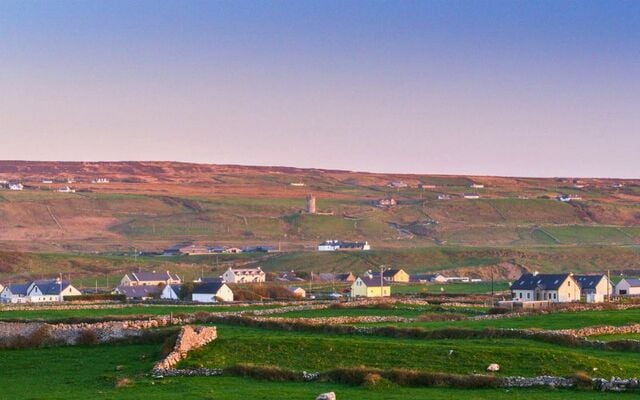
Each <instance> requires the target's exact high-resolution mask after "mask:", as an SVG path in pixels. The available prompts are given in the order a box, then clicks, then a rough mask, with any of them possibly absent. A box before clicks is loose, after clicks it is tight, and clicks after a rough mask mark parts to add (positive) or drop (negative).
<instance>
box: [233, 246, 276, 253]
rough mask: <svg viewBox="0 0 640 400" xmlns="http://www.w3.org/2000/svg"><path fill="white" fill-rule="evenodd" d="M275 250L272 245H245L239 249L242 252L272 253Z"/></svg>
mask: <svg viewBox="0 0 640 400" xmlns="http://www.w3.org/2000/svg"><path fill="white" fill-rule="evenodd" d="M275 251H276V248H275V247H273V246H265V245H259V246H245V247H243V248H242V249H241V252H242V253H273V252H275Z"/></svg>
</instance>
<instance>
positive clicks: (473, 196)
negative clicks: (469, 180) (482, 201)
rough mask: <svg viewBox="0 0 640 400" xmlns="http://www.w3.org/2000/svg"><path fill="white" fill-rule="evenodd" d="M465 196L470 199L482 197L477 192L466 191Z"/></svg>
mask: <svg viewBox="0 0 640 400" xmlns="http://www.w3.org/2000/svg"><path fill="white" fill-rule="evenodd" d="M463 197H464V198H465V199H469V200H476V199H479V198H480V195H479V194H477V193H465V194H464V196H463Z"/></svg>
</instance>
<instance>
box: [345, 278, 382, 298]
mask: <svg viewBox="0 0 640 400" xmlns="http://www.w3.org/2000/svg"><path fill="white" fill-rule="evenodd" d="M389 296H391V285H390V284H389V282H388V281H383V282H380V276H378V278H369V277H358V279H356V280H355V282H353V284H352V285H351V297H354V298H355V297H389Z"/></svg>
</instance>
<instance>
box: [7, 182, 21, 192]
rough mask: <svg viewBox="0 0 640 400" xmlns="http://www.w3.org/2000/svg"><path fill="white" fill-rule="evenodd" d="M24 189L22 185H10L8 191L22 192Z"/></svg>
mask: <svg viewBox="0 0 640 400" xmlns="http://www.w3.org/2000/svg"><path fill="white" fill-rule="evenodd" d="M22 189H24V186H23V185H22V183H10V184H9V190H22Z"/></svg>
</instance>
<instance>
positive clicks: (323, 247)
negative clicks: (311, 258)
mask: <svg viewBox="0 0 640 400" xmlns="http://www.w3.org/2000/svg"><path fill="white" fill-rule="evenodd" d="M344 250H363V251H366V250H371V246H370V245H369V242H343V241H341V240H325V241H324V242H322V243H320V244H319V245H318V251H344Z"/></svg>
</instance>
